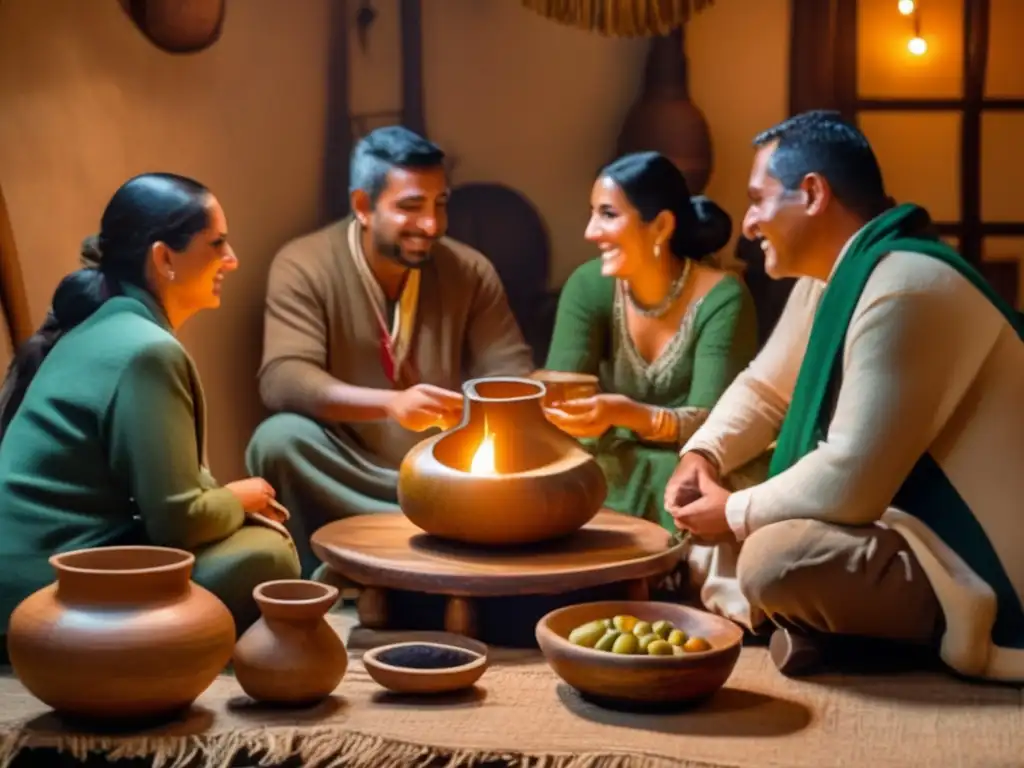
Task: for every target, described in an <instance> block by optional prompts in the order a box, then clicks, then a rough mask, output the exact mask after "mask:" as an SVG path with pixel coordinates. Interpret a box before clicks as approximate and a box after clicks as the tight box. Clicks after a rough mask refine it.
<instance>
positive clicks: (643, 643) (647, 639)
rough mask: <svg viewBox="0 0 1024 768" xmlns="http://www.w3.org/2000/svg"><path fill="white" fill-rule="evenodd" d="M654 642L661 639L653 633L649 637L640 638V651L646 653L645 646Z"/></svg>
mask: <svg viewBox="0 0 1024 768" xmlns="http://www.w3.org/2000/svg"><path fill="white" fill-rule="evenodd" d="M655 640H661V638H660V637H658V636H657V635H656V634H654V633H653V632H651V633H650V634H649V635H644V636H643V637H641V638H640V650H641V651H644V652H645V653H646V651H647V646H649V645H650V644H651V643H653V642H654V641H655Z"/></svg>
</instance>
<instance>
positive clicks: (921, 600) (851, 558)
mask: <svg viewBox="0 0 1024 768" xmlns="http://www.w3.org/2000/svg"><path fill="white" fill-rule="evenodd" d="M688 560H689V565H690V573H691V584H692V586H695V587H698V588H699V590H700V592H699V594H700V597H701V601H702V602H703V603H704V605H705V606H706V607H707V608H708V610H712V611H715V612H716V613H721V614H723V615H726V616H729V617H730V618H732V619H733V620H734V621H737V622H738V623H740V624H743V625H745V626H746V627H747V628H748V629H751V630H752V631H760V630H763V629H764V628H765V626H766V621H770V622H771V623H772V624H774V625H776V626H780V627H784V628H786V629H790V630H794V631H797V632H802V633H811V634H815V633H827V634H837V635H851V636H860V637H870V638H877V639H880V640H898V641H905V642H911V643H922V644H933V643H936V642H937V641H938V639H939V637H940V635H941V631H942V609H941V607H940V605H939V601H938V598H936V596H935V592H934V591H933V590H932V587H931V584H930V583H929V582H928V579H927V578H926V577H925V574H924V572H923V571H922V569H921V566H920V564H919V563H918V561H917V559H916V558H915V557H914V555H913V553H912V552H911V550H910V547H909V546H908V544H907V542H906V540H905V539H904V538H903V537H902V536H901V535H900V534H898V533H897V532H896V531H893V530H890V529H889V528H886V527H884V526H883V525H881V524H877V525H869V526H857V527H852V526H841V525H832V524H829V523H823V522H819V521H817V520H788V521H786V522H781V523H775V524H773V525H769V526H767V527H765V528H762V529H760V530H757V531H755V532H754V533H753V534H751V535H750V536H749V537H748V538H747V539H745V540H744V541H743V542H742V543H741V544H736V543H727V544H718V545H713V546H702V545H696V544H695V545H694V546H693V547H692V548H691V551H690V553H689V556H688ZM768 626H769V627H770V625H768Z"/></svg>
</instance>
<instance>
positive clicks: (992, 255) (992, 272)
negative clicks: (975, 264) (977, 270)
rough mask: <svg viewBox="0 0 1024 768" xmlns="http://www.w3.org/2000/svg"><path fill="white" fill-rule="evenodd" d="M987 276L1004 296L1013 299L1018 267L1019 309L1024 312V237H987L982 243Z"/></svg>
mask: <svg viewBox="0 0 1024 768" xmlns="http://www.w3.org/2000/svg"><path fill="white" fill-rule="evenodd" d="M981 248H982V259H983V262H984V268H983V270H984V272H985V276H986V277H988V279H989V282H991V283H992V284H993V285H994V286H995V287H996V289H997V290H998V291H999V292H1000V293H1001V294H1003V296H1005V297H1007V298H1010V299H1012V296H1011V295H1010V294H1012V292H1013V288H1014V286H1013V285H1012V281H1013V277H1014V275H1013V265H1016V267H1017V270H1016V271H1017V275H1016V278H1017V285H1016V289H1017V291H1016V292H1017V295H1016V299H1017V301H1016V304H1017V309H1020V310H1024V237H986V238H985V241H984V242H983V243H982V246H981Z"/></svg>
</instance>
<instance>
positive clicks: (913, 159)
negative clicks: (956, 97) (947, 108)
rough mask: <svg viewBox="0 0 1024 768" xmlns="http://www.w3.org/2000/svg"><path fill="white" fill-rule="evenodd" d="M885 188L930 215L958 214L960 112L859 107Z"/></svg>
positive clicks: (943, 218)
mask: <svg viewBox="0 0 1024 768" xmlns="http://www.w3.org/2000/svg"><path fill="white" fill-rule="evenodd" d="M857 120H858V122H859V123H860V127H861V130H863V131H864V133H865V135H866V136H867V137H868V140H869V141H870V142H871V145H872V146H873V147H874V148H875V154H876V155H877V156H878V162H879V163H880V164H881V166H882V176H883V178H884V179H885V186H886V188H887V189H888V190H889V194H890V195H892V196H893V197H895V198H896V200H897V201H898V202H901V203H917V204H918V205H921V206H924V207H925V208H927V209H928V211H929V213H931V215H932V218H933V219H934V220H935V221H959V220H960V113H959V112H862V113H861V114H860V115H858V117H857Z"/></svg>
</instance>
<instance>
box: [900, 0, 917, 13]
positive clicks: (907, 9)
mask: <svg viewBox="0 0 1024 768" xmlns="http://www.w3.org/2000/svg"><path fill="white" fill-rule="evenodd" d="M916 5H917V3H915V2H914V0H900V2H899V5H898V6H897V7H898V8H899V9H900V13H902V14H903V15H904V16H909V15H910V14H912V13H913V12H914V10H915V8H914V6H916Z"/></svg>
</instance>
